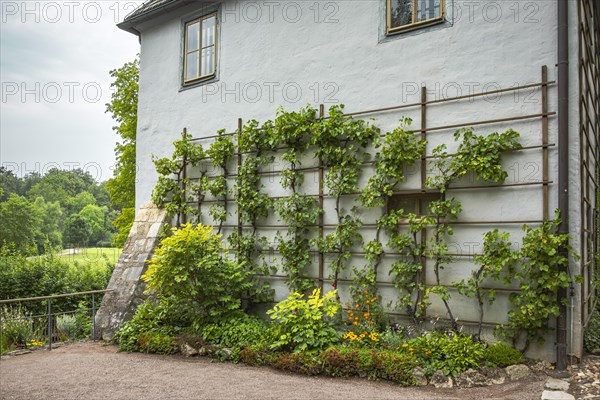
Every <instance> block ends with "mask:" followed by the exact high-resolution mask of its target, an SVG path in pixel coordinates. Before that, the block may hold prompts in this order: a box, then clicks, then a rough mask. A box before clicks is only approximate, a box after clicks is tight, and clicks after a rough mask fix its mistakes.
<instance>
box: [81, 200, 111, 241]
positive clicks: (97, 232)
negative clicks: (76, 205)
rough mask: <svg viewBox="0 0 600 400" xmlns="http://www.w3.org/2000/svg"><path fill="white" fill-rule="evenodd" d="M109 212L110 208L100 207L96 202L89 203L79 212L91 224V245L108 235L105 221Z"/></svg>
mask: <svg viewBox="0 0 600 400" xmlns="http://www.w3.org/2000/svg"><path fill="white" fill-rule="evenodd" d="M107 213H108V208H106V207H98V206H97V205H95V204H88V205H87V206H85V207H84V208H83V209H82V210H81V211H80V212H79V216H80V217H81V218H83V219H84V220H85V221H86V222H87V223H88V225H89V228H90V237H89V244H90V245H95V244H97V243H98V242H99V241H101V240H104V238H105V236H106V229H105V223H106V214H107Z"/></svg>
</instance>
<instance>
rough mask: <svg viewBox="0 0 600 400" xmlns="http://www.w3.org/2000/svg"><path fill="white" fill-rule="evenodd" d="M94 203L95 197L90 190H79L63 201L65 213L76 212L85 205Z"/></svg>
mask: <svg viewBox="0 0 600 400" xmlns="http://www.w3.org/2000/svg"><path fill="white" fill-rule="evenodd" d="M90 204H96V198H95V197H94V195H93V194H91V193H90V192H81V193H77V195H75V196H73V197H68V198H67V199H66V200H65V202H64V207H65V211H66V213H67V215H71V214H78V213H79V212H80V211H81V210H83V209H84V208H85V207H86V206H88V205H90Z"/></svg>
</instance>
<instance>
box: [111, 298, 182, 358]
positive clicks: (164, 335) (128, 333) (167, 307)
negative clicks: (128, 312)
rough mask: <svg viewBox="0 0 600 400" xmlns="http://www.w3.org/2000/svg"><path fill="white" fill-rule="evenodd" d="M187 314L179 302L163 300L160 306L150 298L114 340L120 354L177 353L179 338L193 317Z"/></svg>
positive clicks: (141, 305)
mask: <svg viewBox="0 0 600 400" xmlns="http://www.w3.org/2000/svg"><path fill="white" fill-rule="evenodd" d="M185 314H186V312H185V311H184V310H182V309H181V308H180V307H179V306H178V304H177V302H176V300H175V299H172V298H171V299H163V301H161V302H160V303H158V304H156V303H155V302H154V301H153V300H151V299H148V300H146V301H145V302H143V303H142V304H140V305H139V306H138V308H137V309H136V312H135V315H134V316H133V318H132V319H131V320H129V321H128V322H126V323H124V324H123V325H122V326H121V328H120V329H119V330H118V331H117V333H116V334H115V337H114V339H113V340H114V341H116V342H118V343H119V351H139V352H144V353H152V352H160V353H163V354H167V353H173V352H174V351H175V350H176V347H175V335H176V334H178V333H179V332H181V331H182V330H183V329H184V328H185V327H186V326H189V323H190V321H191V316H187V317H186V315H185Z"/></svg>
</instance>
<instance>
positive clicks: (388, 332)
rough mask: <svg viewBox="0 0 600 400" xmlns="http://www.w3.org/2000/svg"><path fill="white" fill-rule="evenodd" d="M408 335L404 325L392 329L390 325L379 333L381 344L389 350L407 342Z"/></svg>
mask: <svg viewBox="0 0 600 400" xmlns="http://www.w3.org/2000/svg"><path fill="white" fill-rule="evenodd" d="M406 340H407V336H406V333H405V332H404V329H403V327H398V329H392V327H390V326H388V327H387V328H386V329H385V331H383V332H381V333H380V334H379V345H380V346H381V347H382V348H385V349H388V350H396V349H399V348H400V347H402V345H403V344H404V343H406Z"/></svg>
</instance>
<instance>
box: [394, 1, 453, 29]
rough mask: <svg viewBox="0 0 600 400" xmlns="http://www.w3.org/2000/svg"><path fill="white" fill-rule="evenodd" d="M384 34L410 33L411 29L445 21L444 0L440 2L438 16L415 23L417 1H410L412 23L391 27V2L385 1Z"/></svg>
mask: <svg viewBox="0 0 600 400" xmlns="http://www.w3.org/2000/svg"><path fill="white" fill-rule="evenodd" d="M385 3H386V7H385V14H386V15H385V18H386V23H385V32H386V35H393V34H396V33H400V32H405V31H411V30H413V29H417V28H421V27H425V26H429V25H435V24H439V23H441V22H444V21H445V20H446V7H445V5H446V4H445V3H446V0H440V16H439V17H435V18H430V19H426V20H424V21H415V20H416V15H417V14H416V13H415V12H414V10H416V9H418V0H412V6H413V13H412V22H411V23H410V24H406V25H401V26H395V27H392V0H385Z"/></svg>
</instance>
